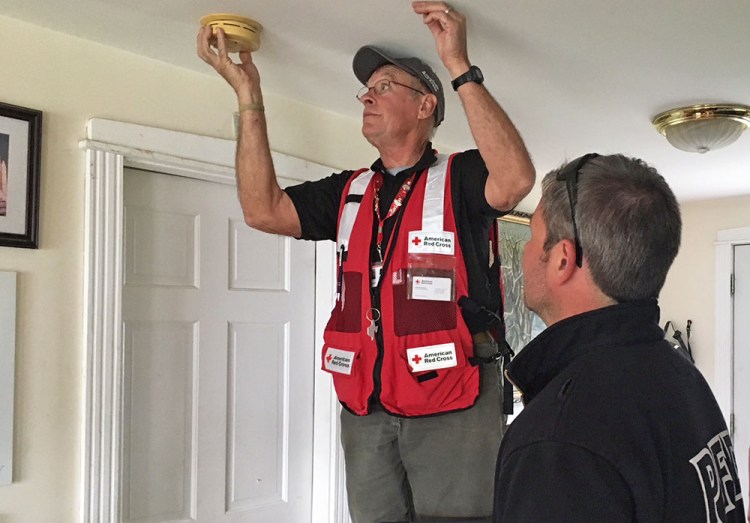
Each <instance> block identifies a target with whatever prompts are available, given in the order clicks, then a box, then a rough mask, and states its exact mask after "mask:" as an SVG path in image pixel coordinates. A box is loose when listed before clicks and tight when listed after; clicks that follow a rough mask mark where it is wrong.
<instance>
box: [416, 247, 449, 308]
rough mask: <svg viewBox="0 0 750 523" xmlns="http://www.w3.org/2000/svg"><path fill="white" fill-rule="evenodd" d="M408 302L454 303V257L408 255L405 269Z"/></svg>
mask: <svg viewBox="0 0 750 523" xmlns="http://www.w3.org/2000/svg"><path fill="white" fill-rule="evenodd" d="M406 286H407V287H406V298H407V299H409V300H426V301H454V300H455V298H456V296H455V294H456V257H455V256H451V255H446V254H409V259H408V261H407V269H406Z"/></svg>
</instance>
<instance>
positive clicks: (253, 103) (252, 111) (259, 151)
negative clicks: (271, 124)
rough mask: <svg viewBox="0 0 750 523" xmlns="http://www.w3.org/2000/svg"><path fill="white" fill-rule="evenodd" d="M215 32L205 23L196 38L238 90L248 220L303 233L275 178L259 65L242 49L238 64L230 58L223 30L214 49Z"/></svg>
mask: <svg viewBox="0 0 750 523" xmlns="http://www.w3.org/2000/svg"><path fill="white" fill-rule="evenodd" d="M211 36H212V29H211V27H209V26H205V27H201V29H200V31H199V32H198V38H197V48H198V56H200V57H201V59H203V61H204V62H206V63H207V64H209V65H210V66H211V67H213V68H214V69H215V70H216V72H217V73H219V74H220V75H221V76H222V77H223V78H224V79H225V80H226V81H227V83H228V84H229V85H230V86H232V88H233V89H234V91H235V93H237V102H238V104H239V110H240V132H239V137H238V139H237V157H236V166H237V194H238V196H239V199H240V204H241V205H242V212H243V214H244V216H245V222H246V223H247V224H248V225H249V226H250V227H253V228H255V229H258V230H261V231H264V232H270V233H274V234H283V235H286V236H295V237H299V236H300V234H301V233H302V229H301V226H300V222H299V216H298V215H297V210H296V209H295V207H294V204H293V203H292V201H291V199H289V196H287V194H286V193H285V192H284V191H282V190H281V187H279V184H278V182H277V180H276V172H275V170H274V167H273V161H272V159H271V149H270V147H269V145H268V131H267V128H266V118H265V113H264V111H263V93H262V91H261V89H260V75H259V73H258V69H257V68H256V67H255V64H254V63H253V59H252V56H251V55H250V53H248V52H241V53H240V63H239V64H237V63H234V62H233V61H232V60H231V59H230V58H229V55H228V52H227V48H226V37H225V35H224V31H223V30H222V29H217V32H216V42H217V50H216V51H214V49H212V48H211V44H210V41H211Z"/></svg>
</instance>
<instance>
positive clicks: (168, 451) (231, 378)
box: [122, 169, 315, 523]
mask: <svg viewBox="0 0 750 523" xmlns="http://www.w3.org/2000/svg"><path fill="white" fill-rule="evenodd" d="M124 201H125V242H124V243H125V246H124V247H125V253H124V259H125V265H126V266H125V267H124V275H125V282H124V286H123V320H124V326H123V329H124V339H125V361H124V362H123V363H124V365H125V369H124V371H125V372H124V375H125V383H124V387H123V389H124V403H125V405H124V407H125V408H124V413H125V415H124V419H123V424H124V431H123V433H124V435H125V441H124V444H123V447H124V450H125V456H124V459H123V462H124V463H125V464H126V466H125V467H124V477H123V478H122V479H123V481H122V484H123V498H122V499H123V508H122V514H123V521H126V522H130V521H133V522H136V521H137V522H139V523H161V522H176V521H199V522H207V523H208V522H211V523H214V522H240V523H256V522H264V523H265V522H268V521H275V522H290V523H297V522H305V521H310V519H311V503H312V499H311V492H312V427H313V423H312V414H313V403H312V402H313V396H314V394H313V377H314V373H315V371H314V368H313V366H314V365H313V361H314V350H315V349H314V347H315V339H314V335H315V333H314V288H315V287H314V283H315V280H314V278H315V250H314V244H313V243H312V242H299V241H291V240H290V239H289V238H283V237H280V236H275V235H268V234H263V233H259V232H257V231H253V230H251V229H249V228H248V227H246V226H245V224H244V221H243V218H242V213H241V210H240V207H239V204H238V202H237V197H236V194H235V188H234V187H233V186H228V185H222V184H218V183H211V182H206V181H200V180H194V179H188V178H181V177H176V176H170V175H165V174H156V173H148V172H143V171H137V170H130V169H126V170H125V178H124Z"/></svg>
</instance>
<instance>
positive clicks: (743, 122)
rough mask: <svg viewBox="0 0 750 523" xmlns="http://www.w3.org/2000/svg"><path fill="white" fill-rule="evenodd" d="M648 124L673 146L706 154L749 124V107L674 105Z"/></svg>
mask: <svg viewBox="0 0 750 523" xmlns="http://www.w3.org/2000/svg"><path fill="white" fill-rule="evenodd" d="M652 123H653V124H654V127H656V130H657V131H659V132H660V133H661V134H663V135H664V136H665V137H666V138H667V140H668V141H669V143H671V144H672V145H673V146H675V147H676V148H678V149H681V150H683V151H688V152H693V153H707V152H708V151H713V150H715V149H721V148H722V147H726V146H727V145H730V144H732V143H734V142H735V141H736V140H737V139H738V138H739V137H740V135H741V134H742V132H743V131H744V130H745V129H747V128H748V127H750V107H748V106H747V105H740V104H701V105H691V106H688V107H678V108H676V109H669V110H668V111H664V112H662V113H659V114H657V115H656V116H654V119H653V120H652Z"/></svg>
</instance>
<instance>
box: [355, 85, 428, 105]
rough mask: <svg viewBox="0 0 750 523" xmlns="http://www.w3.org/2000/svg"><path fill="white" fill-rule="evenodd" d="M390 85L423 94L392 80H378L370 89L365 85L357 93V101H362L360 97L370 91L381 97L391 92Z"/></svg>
mask: <svg viewBox="0 0 750 523" xmlns="http://www.w3.org/2000/svg"><path fill="white" fill-rule="evenodd" d="M392 84H396V85H400V86H401V87H406V88H407V89H411V90H412V91H416V92H418V93H419V94H425V93H423V92H422V91H420V90H419V89H415V88H414V87H410V86H408V85H406V84H402V83H399V82H396V81H394V80H379V81H377V82H375V85H373V86H372V87H367V86H366V85H365V86H364V87H362V89H360V90H359V91H357V100H360V101H362V97H363V96H364V95H366V94H367V93H369V92H370V91H372V92H373V93H375V94H376V95H378V96H382V95H384V94H385V93H387V92H388V91H390V90H391V85H392Z"/></svg>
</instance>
